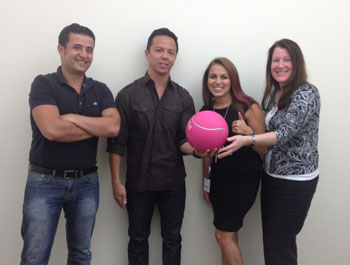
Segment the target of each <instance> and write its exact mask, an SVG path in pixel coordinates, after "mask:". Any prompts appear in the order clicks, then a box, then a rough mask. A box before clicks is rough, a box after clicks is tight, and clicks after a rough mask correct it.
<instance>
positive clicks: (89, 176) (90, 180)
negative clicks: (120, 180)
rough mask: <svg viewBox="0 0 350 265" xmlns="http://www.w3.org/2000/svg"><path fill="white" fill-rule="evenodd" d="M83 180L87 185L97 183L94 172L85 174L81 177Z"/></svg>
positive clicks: (96, 175)
mask: <svg viewBox="0 0 350 265" xmlns="http://www.w3.org/2000/svg"><path fill="white" fill-rule="evenodd" d="M83 179H84V180H85V181H86V182H87V183H97V182H98V174H97V173H96V172H94V173H90V174H87V175H85V176H84V177H83Z"/></svg>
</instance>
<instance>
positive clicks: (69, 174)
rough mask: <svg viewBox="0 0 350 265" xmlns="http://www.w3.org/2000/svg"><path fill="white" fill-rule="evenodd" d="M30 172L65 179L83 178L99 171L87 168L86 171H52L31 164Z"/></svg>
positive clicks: (94, 168)
mask: <svg viewBox="0 0 350 265" xmlns="http://www.w3.org/2000/svg"><path fill="white" fill-rule="evenodd" d="M29 171H33V172H37V173H40V174H45V175H53V176H59V177H64V178H67V179H68V178H81V177H83V176H85V175H87V174H90V173H93V172H96V171H97V167H91V168H85V169H66V170H61V169H51V168H46V167H41V166H37V165H34V164H29Z"/></svg>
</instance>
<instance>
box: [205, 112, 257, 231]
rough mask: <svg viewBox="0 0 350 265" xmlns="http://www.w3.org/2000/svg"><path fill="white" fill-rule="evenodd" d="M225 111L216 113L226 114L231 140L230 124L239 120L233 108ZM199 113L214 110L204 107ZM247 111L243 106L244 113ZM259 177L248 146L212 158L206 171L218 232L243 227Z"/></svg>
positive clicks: (252, 154)
mask: <svg viewBox="0 0 350 265" xmlns="http://www.w3.org/2000/svg"><path fill="white" fill-rule="evenodd" d="M228 108H229V109H228V110H227V108H224V109H215V111H216V112H217V113H219V114H220V115H221V116H223V117H224V116H225V113H226V117H225V120H226V122H227V125H228V128H229V137H230V136H233V135H235V134H234V133H233V132H232V122H233V121H234V120H238V112H237V111H236V110H235V108H234V107H233V106H232V105H231V106H229V107H228ZM202 110H213V108H212V107H211V108H208V107H205V106H203V107H202V109H201V111H202ZM247 110H248V107H247V106H246V107H245V109H244V111H247ZM226 111H227V112H226ZM226 144H227V143H226ZM226 144H225V145H226ZM261 174H262V160H261V157H260V155H259V154H258V153H257V152H255V151H254V150H253V149H252V148H251V147H242V148H241V149H239V150H237V151H236V152H234V153H233V154H232V155H230V156H227V157H225V158H222V159H215V158H214V159H213V161H212V163H211V165H210V169H209V178H210V181H211V184H210V200H211V202H212V206H213V211H214V226H215V227H216V228H217V229H219V230H221V231H227V232H236V231H238V230H239V229H240V228H241V227H242V225H243V218H244V216H245V215H246V213H247V212H248V211H249V209H250V208H251V207H252V205H253V203H254V201H255V198H256V194H257V192H258V189H259V185H260V179H261Z"/></svg>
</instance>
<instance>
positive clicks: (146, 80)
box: [142, 72, 175, 88]
mask: <svg viewBox="0 0 350 265" xmlns="http://www.w3.org/2000/svg"><path fill="white" fill-rule="evenodd" d="M150 82H152V83H153V84H154V81H153V80H152V79H151V77H150V76H149V74H148V72H146V73H145V75H144V76H143V80H142V83H143V84H144V85H147V84H149V83H150ZM168 87H172V88H174V87H175V84H174V82H173V81H172V80H171V77H170V76H169V80H168V84H167V88H168Z"/></svg>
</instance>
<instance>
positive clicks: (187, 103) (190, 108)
mask: <svg viewBox="0 0 350 265" xmlns="http://www.w3.org/2000/svg"><path fill="white" fill-rule="evenodd" d="M182 97H183V104H184V111H183V113H182V115H181V119H180V129H179V134H178V148H180V147H181V146H182V145H183V144H184V143H186V142H187V139H186V126H187V123H188V121H189V119H190V118H191V117H192V116H193V115H194V114H195V112H196V111H195V107H194V102H193V99H192V97H191V95H190V94H189V93H188V91H186V90H184V94H183V96H182Z"/></svg>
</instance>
